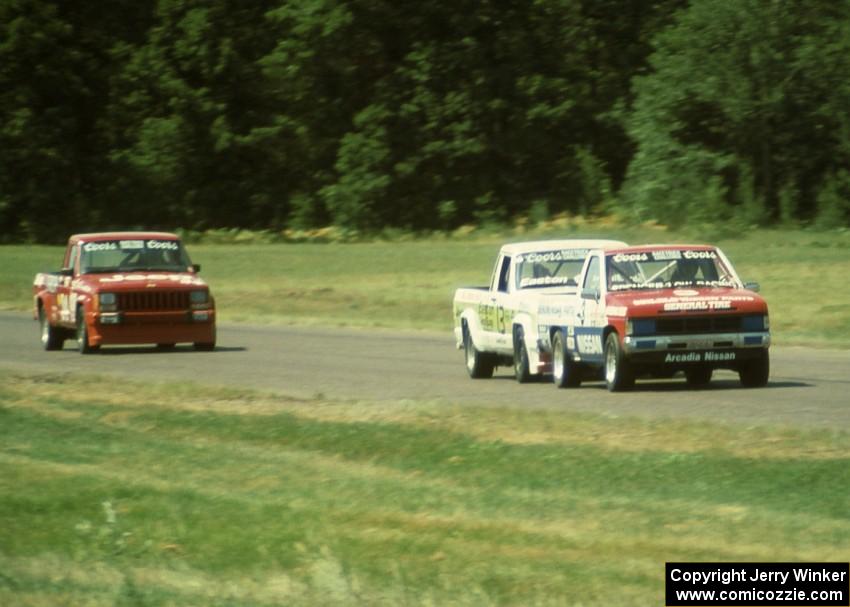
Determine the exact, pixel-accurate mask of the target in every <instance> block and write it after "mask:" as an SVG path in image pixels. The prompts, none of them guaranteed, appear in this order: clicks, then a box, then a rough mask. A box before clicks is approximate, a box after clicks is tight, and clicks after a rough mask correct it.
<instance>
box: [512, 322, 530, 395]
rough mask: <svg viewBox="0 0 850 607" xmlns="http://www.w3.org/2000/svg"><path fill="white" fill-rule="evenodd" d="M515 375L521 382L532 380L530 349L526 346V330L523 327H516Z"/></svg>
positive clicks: (525, 382)
mask: <svg viewBox="0 0 850 607" xmlns="http://www.w3.org/2000/svg"><path fill="white" fill-rule="evenodd" d="M514 376H516V380H517V381H518V382H519V383H521V384H527V383H528V382H530V381H531V372H530V371H529V370H528V350H527V349H526V347H525V332H524V331H523V330H522V327H515V328H514Z"/></svg>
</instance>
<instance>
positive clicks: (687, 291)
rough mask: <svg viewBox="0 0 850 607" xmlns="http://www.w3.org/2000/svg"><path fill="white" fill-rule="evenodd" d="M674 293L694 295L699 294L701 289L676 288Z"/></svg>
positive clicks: (677, 295)
mask: <svg viewBox="0 0 850 607" xmlns="http://www.w3.org/2000/svg"><path fill="white" fill-rule="evenodd" d="M673 295H675V296H676V297H694V296H695V295H699V291H694V290H693V289H676V290H675V291H673Z"/></svg>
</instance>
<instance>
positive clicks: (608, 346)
mask: <svg viewBox="0 0 850 607" xmlns="http://www.w3.org/2000/svg"><path fill="white" fill-rule="evenodd" d="M605 384H606V385H607V386H608V390H609V391H610V392H623V391H626V390H631V389H632V388H633V387H634V385H635V376H634V373H632V369H631V365H630V364H629V361H628V360H627V359H626V356H625V354H624V353H623V349H622V348H621V347H620V339H619V336H618V335H617V334H616V333H614V332H611V333H609V334H608V338H607V339H606V340H605Z"/></svg>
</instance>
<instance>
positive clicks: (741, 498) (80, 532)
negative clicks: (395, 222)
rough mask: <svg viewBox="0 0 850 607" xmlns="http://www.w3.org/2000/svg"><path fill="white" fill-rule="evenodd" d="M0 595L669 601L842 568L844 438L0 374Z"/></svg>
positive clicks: (271, 601) (847, 505)
mask: <svg viewBox="0 0 850 607" xmlns="http://www.w3.org/2000/svg"><path fill="white" fill-rule="evenodd" d="M0 386H2V387H0V604H2V605H10V606H23V605H27V606H32V607H42V606H44V607H52V606H54V605H74V606H77V605H86V606H92V607H95V606H101V605H103V606H110V607H111V606H113V605H117V606H160V605H180V606H181V607H182V606H204V607H210V606H213V607H216V606H222V607H224V606H227V607H239V606H248V605H292V606H299V605H305V606H308V605H309V606H313V605H355V604H356V605H387V606H393V607H394V606H397V605H417V606H418V605H461V606H463V605H541V606H547V605H576V606H577V605H582V606H591V605H600V606H601V605H605V606H611V605H660V604H662V601H663V598H662V597H663V571H664V563H665V561H713V560H717V561H842V560H846V559H847V555H848V554H850V494H848V492H847V486H848V480H850V479H848V470H850V440H848V439H849V438H850V436H848V434H847V433H846V432H838V431H829V430H817V431H816V430H800V429H789V428H771V427H748V428H744V427H737V426H736V427H729V426H721V425H712V424H707V423H694V422H690V421H663V420H661V421H658V420H656V421H646V420H630V419H614V418H604V417H600V416H592V415H577V414H568V413H562V412H558V411H523V410H520V409H511V410H500V409H494V408H486V409H474V408H466V407H463V408H461V407H453V406H447V405H445V404H443V405H437V404H430V403H415V402H404V403H395V404H382V405H378V404H373V403H368V402H358V403H346V402H325V401H313V400H311V401H293V400H290V399H287V398H284V397H280V396H273V395H264V394H260V393H255V392H252V391H249V390H221V389H213V388H201V387H197V386H192V385H186V384H181V385H173V384H172V385H168V384H163V385H153V386H152V385H143V384H139V383H133V382H130V381H127V382H115V380H114V379H99V378H97V377H71V376H68V375H66V376H62V375H29V374H21V373H13V372H11V371H0Z"/></svg>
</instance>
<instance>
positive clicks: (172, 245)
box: [147, 240, 180, 251]
mask: <svg viewBox="0 0 850 607" xmlns="http://www.w3.org/2000/svg"><path fill="white" fill-rule="evenodd" d="M147 247H148V248H149V249H165V250H167V251H176V250H177V249H179V248H180V245H179V244H178V243H177V241H176V240H149V241H148V242H147Z"/></svg>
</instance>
